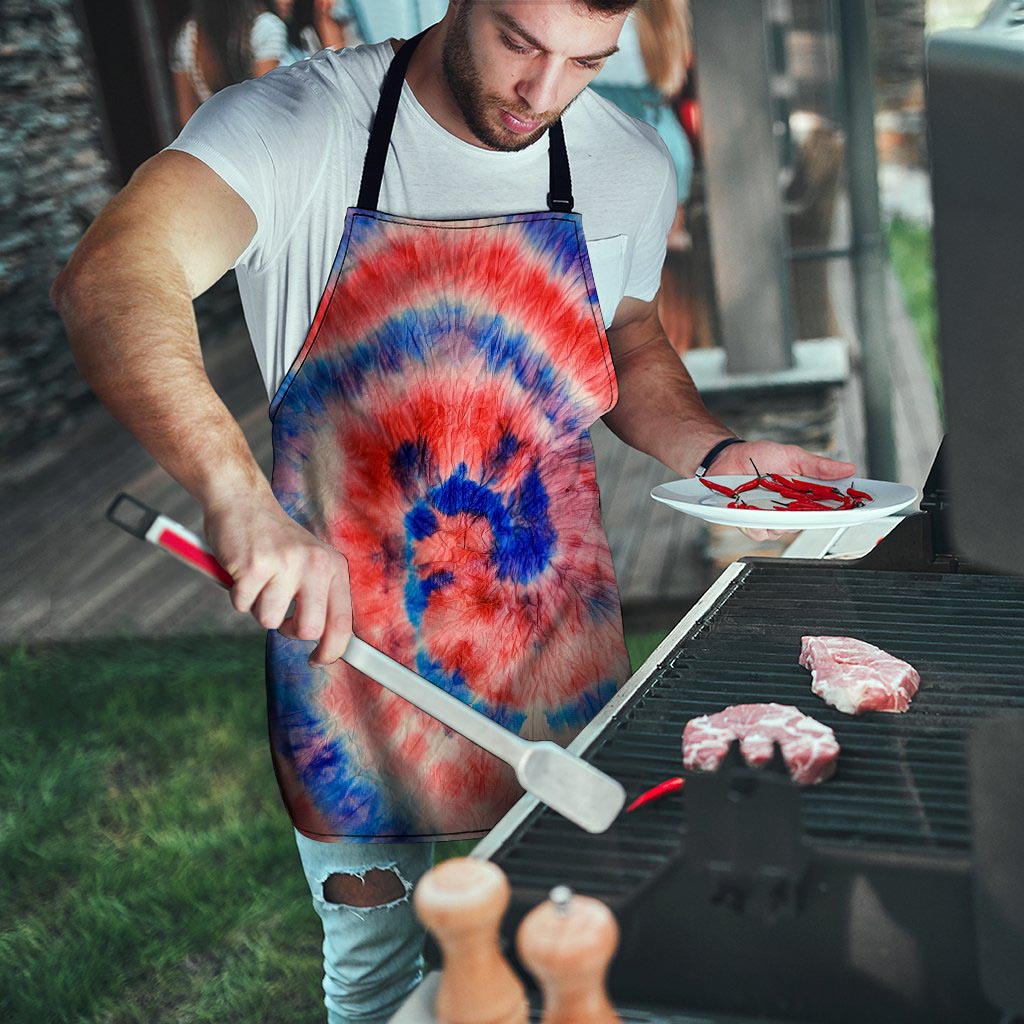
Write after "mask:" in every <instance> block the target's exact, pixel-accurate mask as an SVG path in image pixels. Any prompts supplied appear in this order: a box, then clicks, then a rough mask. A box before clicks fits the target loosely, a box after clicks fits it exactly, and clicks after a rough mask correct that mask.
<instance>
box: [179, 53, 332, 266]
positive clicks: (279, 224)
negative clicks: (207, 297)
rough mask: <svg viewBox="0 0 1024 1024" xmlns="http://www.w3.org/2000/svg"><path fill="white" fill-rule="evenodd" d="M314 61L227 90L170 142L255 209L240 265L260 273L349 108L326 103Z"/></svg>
mask: <svg viewBox="0 0 1024 1024" xmlns="http://www.w3.org/2000/svg"><path fill="white" fill-rule="evenodd" d="M308 64H309V62H305V64H298V65H294V66H292V67H289V68H281V69H278V70H276V71H273V72H272V73H271V74H269V75H264V76H263V77H262V78H256V79H252V80H251V81H248V82H241V83H239V84H238V85H232V86H229V87H228V88H227V89H223V90H221V91H220V92H218V93H216V94H215V95H214V96H212V97H211V98H210V99H209V100H207V101H206V102H205V103H204V104H203V105H202V106H201V107H200V108H199V109H198V110H197V111H196V112H195V114H193V115H192V117H191V118H190V119H189V121H188V123H187V124H186V125H185V127H184V128H183V129H182V131H181V134H180V135H179V136H178V138H177V139H175V140H174V142H172V143H171V144H170V146H168V147H167V148H168V149H175V150H180V151H181V152H184V153H189V154H191V155H192V156H194V157H196V158H197V159H199V160H202V162H203V163H204V164H206V165H207V166H208V167H209V168H210V169H211V170H213V171H214V172H215V173H216V174H217V175H218V176H219V177H221V178H222V179H223V180H224V181H225V182H226V183H227V184H228V185H229V186H230V187H231V188H232V189H233V190H234V191H235V192H237V193H238V195H239V196H241V198H242V199H243V200H245V202H246V203H247V204H248V206H249V208H250V209H251V210H252V212H253V214H254V216H255V217H256V233H255V234H254V235H253V238H252V241H251V242H250V243H249V245H248V246H247V247H246V248H245V250H244V251H243V252H242V253H241V255H240V256H239V257H238V260H237V262H236V264H235V265H236V266H239V265H244V266H246V267H247V268H248V269H249V270H252V271H259V270H261V269H263V268H264V267H265V266H266V265H267V264H269V263H270V262H271V261H272V260H273V259H274V258H275V256H276V255H277V254H279V253H280V252H281V250H282V248H283V247H284V245H285V243H286V242H287V240H288V237H289V235H290V233H291V232H292V231H293V230H294V229H295V227H296V225H297V224H299V223H300V221H301V220H302V216H303V214H304V212H305V210H306V208H307V206H308V204H309V202H310V200H311V198H312V197H313V196H314V195H315V194H316V192H317V189H318V188H319V187H321V184H322V177H323V174H324V170H325V167H326V162H327V154H329V153H330V152H332V151H333V150H334V148H335V147H336V146H337V145H338V139H337V132H338V131H340V130H342V122H343V121H344V120H345V113H344V111H343V109H342V108H341V105H339V104H330V103H329V102H328V100H327V97H326V95H325V94H324V93H323V92H322V90H321V89H320V87H319V86H318V85H317V84H316V82H315V80H314V78H313V75H312V74H310V73H309V70H308ZM328 111H329V113H328Z"/></svg>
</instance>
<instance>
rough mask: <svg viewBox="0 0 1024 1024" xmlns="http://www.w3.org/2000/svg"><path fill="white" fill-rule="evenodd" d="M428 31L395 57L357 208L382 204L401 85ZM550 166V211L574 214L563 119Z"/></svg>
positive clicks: (555, 128) (552, 137) (555, 129)
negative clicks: (383, 184)
mask: <svg viewBox="0 0 1024 1024" xmlns="http://www.w3.org/2000/svg"><path fill="white" fill-rule="evenodd" d="M428 31H429V30H428V29H424V30H423V31H422V32H420V34H419V35H417V36H413V37H412V38H411V39H409V40H407V41H406V42H405V43H404V44H403V45H402V48H401V49H400V50H399V51H398V53H396V54H395V56H394V57H393V58H392V60H391V65H390V66H389V67H388V71H387V74H386V75H385V76H384V84H383V86H382V87H381V93H380V102H379V103H378V104H377V113H376V114H375V115H374V118H373V127H372V128H371V129H370V141H369V144H368V145H367V147H366V158H365V160H364V161H363V178H362V182H361V183H360V186H359V200H358V204H357V205H358V209H360V210H373V211H376V209H377V204H378V203H379V202H380V188H381V184H382V183H383V181H384V163H385V161H386V160H387V156H388V147H389V146H390V145H391V132H392V131H393V129H394V127H395V115H396V114H397V113H398V101H399V100H400V99H401V98H402V84H403V83H404V82H405V73H406V71H407V70H408V68H409V62H410V61H411V60H412V55H413V53H415V51H416V47H417V46H418V45H419V44H420V41H421V40H422V39H423V37H424V36H425V35H426V34H427V32H428ZM548 164H549V167H550V171H549V173H550V191H549V192H548V198H547V202H548V209H549V210H551V211H552V212H554V213H571V212H572V207H573V198H572V179H571V177H570V175H569V154H568V153H567V152H566V148H565V133H564V132H563V131H562V122H561V120H558V121H555V122H554V124H552V125H551V127H550V128H549V129H548Z"/></svg>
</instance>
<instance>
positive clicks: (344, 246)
mask: <svg viewBox="0 0 1024 1024" xmlns="http://www.w3.org/2000/svg"><path fill="white" fill-rule="evenodd" d="M615 399H616V386H615V374H614V370H613V368H612V363H611V358H610V355H609V351H608V345H607V338H606V336H605V333H604V327H603V325H602V323H601V321H600V319H599V308H598V305H597V295H596V291H595V289H594V282H593V275H592V273H591V270H590V265H589V261H588V259H587V256H586V247H585V244H584V242H583V235H582V229H581V224H580V218H579V215H578V214H547V213H540V214H523V215H514V216H510V217H500V218H489V219H487V220H479V221H453V222H426V221H410V220H406V219H403V218H400V217H394V216H390V215H387V214H377V213H369V212H365V211H359V210H350V211H349V214H348V219H347V222H346V227H345V234H344V236H343V239H342V243H341V246H340V248H339V253H338V259H337V261H336V263H335V266H334V268H333V269H332V272H331V276H330V279H329V281H328V284H327V288H326V290H325V292H324V295H323V298H322V299H321V302H320V305H319V308H318V310H317V314H316V318H315V319H314V322H313V325H312V327H311V328H310V331H309V335H308V337H307V339H306V343H305V345H304V346H303V349H302V351H301V352H300V354H299V357H298V358H297V360H296V364H295V367H293V369H292V370H291V372H290V373H289V374H288V376H287V377H286V378H285V380H284V382H283V383H282V385H281V388H280V390H279V392H278V395H277V397H275V400H274V403H273V404H272V406H271V415H272V417H273V436H274V473H273V487H274V492H275V494H276V495H277V497H278V500H279V501H280V502H281V504H282V506H283V507H284V508H285V510H286V511H287V512H288V513H289V515H291V516H292V517H293V518H294V519H295V520H296V521H298V522H299V523H301V524H302V525H303V526H305V527H306V528H307V529H309V530H311V531H312V532H313V533H314V534H316V535H317V536H318V537H320V538H321V539H323V540H325V541H327V542H328V543H330V544H332V545H333V546H334V547H336V548H337V549H338V550H339V551H341V552H342V553H343V554H345V556H346V557H347V559H348V562H349V571H350V577H351V584H352V601H353V626H354V630H355V632H356V634H357V635H358V636H360V637H361V638H362V639H363V640H365V641H366V642H367V643H370V644H372V645H374V646H375V647H378V648H379V649H381V650H382V651H385V652H386V653H387V654H389V655H390V656H391V657H393V658H395V659H397V660H398V661H400V662H402V663H403V664H405V665H407V666H409V667H410V668H413V669H415V670H416V671H418V672H419V673H420V674H421V675H423V676H426V677H427V678H428V679H430V680H431V681H432V682H434V683H435V684H436V685H438V686H441V687H443V688H444V689H445V690H447V691H448V692H450V693H452V694H454V695H455V696H457V697H459V698H460V699H461V700H463V701H465V702H466V703H468V704H470V705H472V706H473V707H475V708H477V709H478V710H480V711H482V712H483V713H484V714H486V715H488V716H489V717H491V718H493V719H494V720H495V721H497V722H499V723H500V724H502V725H503V726H505V727H506V728H509V729H511V730H512V731H514V732H516V733H518V734H520V735H522V736H524V737H526V738H529V739H548V738H550V739H554V740H555V741H556V742H560V743H563V744H564V743H567V742H568V741H569V740H571V739H572V737H573V736H575V735H576V734H577V733H578V732H579V731H580V729H581V728H582V727H583V726H584V725H585V724H586V723H587V722H588V721H589V720H590V719H591V718H592V717H593V716H594V715H595V714H596V713H597V711H598V710H599V709H600V707H601V706H602V705H603V704H604V703H605V702H606V701H607V700H608V699H609V697H611V695H612V694H613V693H614V692H615V690H616V689H617V687H618V686H619V685H620V684H621V683H622V682H623V681H624V679H625V678H626V676H627V675H628V670H629V665H628V660H627V657H626V653H625V648H624V644H623V639H622V624H621V618H620V614H619V602H618V593H617V590H616V586H615V579H614V575H613V571H612V564H611V558H610V555H609V552H608V545H607V541H606V538H605V535H604V530H603V528H602V526H601V520H600V503H599V497H598V491H597V485H596V481H595V477H594V456H593V449H592V447H591V443H590V436H589V433H588V428H589V426H590V425H591V424H592V423H593V422H594V420H595V419H597V418H598V417H599V416H601V415H602V414H603V413H605V412H606V411H608V410H609V409H610V408H611V407H612V406H613V405H614V403H615ZM310 646H311V645H310V644H308V643H300V642H294V641H289V640H287V639H285V638H283V637H281V636H280V635H279V634H277V633H275V632H271V634H270V637H269V641H268V692H269V703H270V718H271V738H272V744H273V753H274V760H275V765H276V768H277V772H278V777H279V781H280V783H281V788H282V793H283V795H284V798H285V803H286V804H287V806H288V808H289V811H290V812H291V815H292V819H293V821H294V823H295V825H296V827H297V828H298V829H299V830H300V831H302V832H304V833H305V834H307V835H309V836H311V837H312V838H316V839H331V838H345V839H356V840H363V841H374V840H376V841H382V842H384V841H387V842H394V841H397V840H402V839H409V840H417V839H433V838H456V837H460V836H472V835H478V834H480V833H481V832H483V831H485V830H487V829H489V828H490V827H491V826H493V825H494V823H495V821H496V820H497V819H498V818H499V817H500V816H501V815H502V814H503V813H504V812H505V811H506V810H507V809H508V808H509V807H510V806H511V804H512V803H513V802H514V800H515V799H517V798H518V796H519V795H520V792H521V791H520V790H519V788H518V785H517V783H516V781H515V777H514V775H513V773H512V771H511V769H510V768H508V767H507V766H505V765H504V764H503V763H501V762H500V761H498V760H497V759H496V758H494V757H493V756H492V755H490V754H487V753H485V752H484V751H482V750H480V749H479V748H478V747H476V746H475V745H474V744H472V743H470V742H468V741H467V740H464V739H463V738H461V737H460V736H458V735H455V734H453V733H451V732H450V730H447V729H446V728H444V727H443V726H441V725H440V724H438V723H437V722H435V721H434V720H433V719H431V718H429V717H428V716H426V715H424V714H423V713H422V712H420V711H419V710H417V709H416V708H414V707H412V706H411V705H409V704H407V703H405V702H404V701H402V700H401V699H399V698H397V697H394V696H392V695H391V694H390V693H389V692H388V691H386V690H384V689H383V688H382V687H379V686H378V685H377V684H376V683H374V682H372V681H371V680H369V679H367V678H366V677H365V676H363V675H361V674H360V673H359V672H357V671H355V670H354V669H352V668H350V667H349V666H347V665H346V664H344V663H343V662H339V663H337V664H336V665H333V666H331V667H330V668H328V669H323V668H319V669H314V668H311V667H310V666H309V665H308V663H307V657H308V654H309V650H310Z"/></svg>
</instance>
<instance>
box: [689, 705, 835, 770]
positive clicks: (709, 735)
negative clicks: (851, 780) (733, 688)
mask: <svg viewBox="0 0 1024 1024" xmlns="http://www.w3.org/2000/svg"><path fill="white" fill-rule="evenodd" d="M734 739H738V740H739V741H740V752H741V753H742V754H743V756H744V758H745V759H746V762H747V764H749V765H751V766H752V767H754V768H760V767H761V766H762V765H765V764H767V763H768V762H769V761H770V760H771V758H772V749H773V748H772V742H773V741H774V740H778V741H779V746H780V747H781V748H782V757H783V759H784V760H785V762H786V767H787V768H788V769H789V774H790V777H791V778H792V779H793V781H794V782H797V783H799V784H800V785H801V786H809V785H813V784H814V783H816V782H823V781H824V780H825V779H827V778H828V777H829V776H830V775H831V774H832V773H833V772H834V771H835V770H836V759H837V758H838V757H839V744H838V743H837V742H836V737H835V733H833V732H832V730H831V729H830V728H829V727H828V726H827V725H822V724H821V722H816V721H815V720H814V719H813V718H810V717H808V716H807V715H805V714H803V713H802V712H801V711H799V710H798V709H797V708H794V707H791V706H790V705H788V704H734V705H733V706H732V707H729V708H726V709H725V710H724V711H719V712H718V713H717V714H714V715H701V716H700V718H694V719H691V720H690V721H689V722H687V723H686V728H685V729H683V767H684V768H689V769H690V770H691V771H698V772H711V771H714V770H715V769H716V768H717V767H718V765H719V763H720V762H721V760H722V758H723V757H724V756H725V754H726V752H727V751H728V749H729V744H730V743H732V741H733V740H734Z"/></svg>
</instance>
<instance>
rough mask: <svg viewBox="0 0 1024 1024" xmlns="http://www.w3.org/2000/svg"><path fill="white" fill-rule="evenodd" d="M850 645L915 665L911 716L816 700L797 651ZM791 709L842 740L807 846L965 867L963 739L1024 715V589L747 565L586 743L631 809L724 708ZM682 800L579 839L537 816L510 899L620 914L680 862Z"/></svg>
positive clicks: (961, 577)
mask: <svg viewBox="0 0 1024 1024" xmlns="http://www.w3.org/2000/svg"><path fill="white" fill-rule="evenodd" d="M807 634H816V635H838V636H853V637H857V638H858V639H861V640H865V641H867V642H868V643H871V644H875V645H876V646H878V647H880V648H882V649H883V650H885V651H888V652H889V653H891V654H893V655H895V656H896V657H899V658H903V659H904V660H906V661H908V662H910V663H911V664H912V665H914V666H915V667H916V668H917V669H918V671H919V672H920V674H921V680H922V681H921V689H920V691H919V693H918V694H917V696H916V697H915V699H914V702H913V704H912V705H911V709H910V711H909V712H907V713H906V714H903V715H889V714H869V715H867V716H863V717H860V718H854V717H851V716H848V715H843V714H840V713H839V712H838V711H836V710H835V709H833V708H830V707H829V706H828V705H826V704H825V703H824V701H822V700H820V699H819V698H818V697H815V696H814V695H813V694H812V693H811V691H810V674H809V673H808V672H807V671H806V670H805V669H803V668H801V667H800V666H799V665H798V664H797V658H798V656H799V653H800V637H801V636H803V635H807ZM758 701H763V702H768V701H775V702H778V703H780V704H793V705H795V706H796V707H798V708H799V709H800V710H801V711H803V712H804V713H805V714H810V715H813V716H814V717H815V718H817V719H818V720H819V721H821V722H823V723H824V724H826V725H828V726H830V727H831V728H832V729H834V730H835V732H836V736H837V738H838V739H839V742H840V745H841V747H842V752H841V754H840V758H839V771H838V773H837V775H836V776H835V777H834V778H833V779H831V780H829V781H828V782H826V783H823V784H822V785H820V786H814V787H809V788H807V789H805V790H803V792H802V795H801V801H802V811H803V820H804V829H805V832H806V834H807V836H808V837H809V839H810V841H811V843H812V844H822V845H827V846H834V845H835V844H839V845H841V846H843V847H847V848H851V847H852V848H856V849H858V850H863V851H865V852H866V853H867V852H870V851H875V852H878V851H881V852H883V853H892V852H901V853H906V854H916V855H919V856H920V855H923V856H930V857H935V856H940V857H946V858H953V859H961V860H966V858H967V856H968V854H969V849H970V820H969V809H968V801H967V769H966V763H965V749H964V745H965V740H966V734H967V732H968V731H969V729H970V727H971V725H972V723H973V722H975V721H977V720H979V719H981V718H983V717H986V716H989V715H992V714H995V713H998V712H1000V711H1002V710H1007V709H1012V708H1018V709H1024V580H1020V579H1014V578H1007V577H996V576H980V575H965V574H947V575H943V574H939V573H904V572H901V573H893V572H879V571H872V570H864V569H855V568H849V567H823V566H819V565H813V566H811V565H804V564H801V563H787V562H777V561H773V562H767V563H766V562H752V563H750V564H749V565H748V566H747V567H746V568H745V569H744V570H743V571H742V572H741V574H740V575H739V576H738V577H737V578H736V580H735V581H734V583H733V585H732V587H731V589H730V590H729V591H728V592H727V593H726V594H724V595H723V596H722V597H721V598H720V599H719V601H718V603H717V604H716V605H715V606H714V607H713V608H712V610H711V611H710V612H709V613H708V614H707V615H706V616H705V617H704V618H703V619H702V620H701V622H700V623H699V624H698V626H697V627H696V629H695V630H694V631H692V632H691V633H690V635H688V636H687V637H684V638H683V640H682V641H681V642H680V643H679V645H678V646H677V647H676V648H675V649H674V650H673V651H672V653H671V654H670V655H669V656H668V657H667V658H666V659H665V660H664V661H663V662H662V664H661V665H659V666H658V667H657V668H656V669H655V670H654V672H653V673H652V674H651V676H650V677H649V678H648V679H647V680H646V682H645V684H644V685H643V686H641V688H640V689H639V690H638V692H637V693H636V694H635V695H634V696H633V698H632V700H631V702H630V703H629V704H628V705H627V706H626V707H625V708H623V709H620V711H619V713H618V714H617V716H616V717H615V718H613V719H612V721H611V722H609V724H608V725H607V726H606V728H605V729H604V731H603V733H602V734H601V735H600V736H599V737H598V738H597V740H595V742H594V743H593V744H591V746H590V748H589V749H588V751H587V753H586V755H585V756H586V758H587V759H588V760H589V761H591V762H592V763H593V764H595V765H596V766H597V767H599V768H601V769H602V770H603V771H605V772H607V773H608V774H610V775H612V776H614V777H615V778H617V779H619V781H620V782H622V783H623V785H624V786H625V787H626V791H627V793H628V794H629V795H630V798H632V797H633V796H635V795H636V794H638V793H639V792H641V791H642V790H644V789H646V788H647V787H648V786H650V785H652V784H654V783H655V782H658V781H660V780H661V779H663V778H666V777H667V776H670V775H676V774H679V771H680V765H681V752H680V743H681V736H682V730H683V726H684V724H685V723H686V722H687V721H688V720H689V719H690V718H693V717H695V716H697V715H702V714H707V713H709V712H713V711H718V710H720V709H722V708H723V707H725V706H726V705H728V704H739V703H752V702H758ZM684 811H685V795H683V794H677V795H674V796H670V797H667V798H665V799H663V800H661V801H660V802H658V803H656V804H653V805H650V806H649V807H645V808H643V809H642V810H640V811H637V812H636V813H635V814H632V815H628V816H626V815H623V816H621V817H620V819H619V820H618V821H617V822H616V823H615V824H614V825H613V826H612V828H611V829H610V830H609V831H608V832H607V833H605V834H604V835H600V836H585V835H583V834H582V833H581V832H580V831H579V830H578V829H576V828H574V827H573V826H572V825H570V824H569V823H568V822H565V821H564V820H563V819H561V818H560V817H558V816H557V815H555V814H554V813H552V812H550V811H545V810H539V811H538V812H537V813H536V814H535V815H534V816H532V817H531V818H530V819H528V820H527V821H526V822H525V823H524V825H523V826H522V827H521V828H520V829H519V831H518V832H517V833H515V834H514V835H513V836H512V837H511V838H510V839H509V840H508V841H507V842H506V843H505V845H504V846H503V847H502V848H501V849H500V850H499V851H498V852H497V853H496V854H495V855H494V856H493V860H494V861H495V862H496V863H498V864H500V865H501V866H502V868H503V869H504V870H505V871H506V872H507V873H508V875H509V878H510V880H511V882H512V884H513V886H514V887H518V888H520V889H523V890H526V891H531V892H537V893H543V892H544V891H546V890H547V889H548V888H550V887H551V886H553V885H557V884H568V885H571V886H573V887H574V888H577V889H578V890H580V891H583V892H587V893H589V894H591V895H594V896H597V897H599V898H603V899H606V900H608V901H609V902H612V903H615V902H617V901H618V900H620V899H622V898H624V897H626V896H628V894H629V893H631V892H633V891H635V890H636V889H637V888H638V887H640V886H642V885H643V884H644V883H645V882H646V881H647V880H648V879H650V878H651V876H652V874H653V873H654V872H656V871H657V870H658V869H659V868H660V867H661V866H662V865H664V864H665V862H666V861H667V860H668V858H669V857H670V856H671V855H672V853H673V852H674V851H675V850H676V849H677V848H678V844H679V835H680V829H681V828H682V829H685V820H684Z"/></svg>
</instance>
